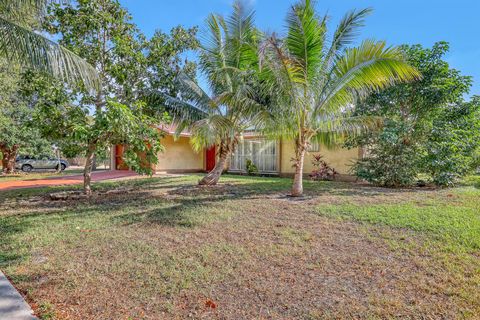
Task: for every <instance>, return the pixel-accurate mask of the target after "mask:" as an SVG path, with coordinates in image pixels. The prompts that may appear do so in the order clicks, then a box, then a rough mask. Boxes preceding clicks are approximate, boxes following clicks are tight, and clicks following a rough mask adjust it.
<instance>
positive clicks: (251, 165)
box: [245, 159, 258, 176]
mask: <svg viewBox="0 0 480 320" xmlns="http://www.w3.org/2000/svg"><path fill="white" fill-rule="evenodd" d="M245 164H246V167H247V174H248V175H249V176H253V175H255V174H257V173H258V168H257V166H256V165H255V164H254V163H253V161H252V160H250V159H247V160H246V163H245Z"/></svg>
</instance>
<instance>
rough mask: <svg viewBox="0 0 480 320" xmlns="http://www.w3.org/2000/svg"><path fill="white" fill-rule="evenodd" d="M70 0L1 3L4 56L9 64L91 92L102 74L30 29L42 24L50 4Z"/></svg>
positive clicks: (0, 49)
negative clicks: (74, 84)
mask: <svg viewBox="0 0 480 320" xmlns="http://www.w3.org/2000/svg"><path fill="white" fill-rule="evenodd" d="M65 2H66V0H0V55H3V56H4V57H6V58H7V59H8V60H9V61H12V62H15V63H19V64H20V65H23V66H28V67H30V68H33V69H36V70H39V71H44V72H47V73H49V74H52V75H53V76H55V77H57V78H59V79H62V80H64V81H68V82H71V83H78V82H79V81H81V82H83V84H84V85H85V86H86V87H87V88H89V89H96V88H98V85H99V77H98V74H97V72H96V70H95V68H93V66H91V65H90V64H88V63H87V62H86V61H85V60H84V59H82V58H80V57H79V56H77V55H76V54H74V53H73V52H71V51H69V50H67V49H66V48H64V47H62V46H60V45H58V44H56V43H55V42H53V41H51V40H49V39H48V38H46V37H44V36H43V35H41V34H39V33H37V32H34V31H33V30H31V28H29V26H28V25H29V24H31V22H32V21H36V22H37V23H39V22H41V20H42V19H43V17H44V16H45V14H46V10H47V7H48V5H50V4H52V3H60V4H61V3H65Z"/></svg>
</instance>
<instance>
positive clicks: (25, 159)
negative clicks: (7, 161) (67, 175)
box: [15, 156, 69, 172]
mask: <svg viewBox="0 0 480 320" xmlns="http://www.w3.org/2000/svg"><path fill="white" fill-rule="evenodd" d="M68 166H69V164H68V161H67V160H63V159H60V169H61V170H62V171H63V170H65V169H66V168H68ZM15 168H16V169H19V170H22V171H23V172H30V171H32V170H37V169H54V170H57V169H58V159H54V158H50V157H30V156H21V157H17V160H16V162H15Z"/></svg>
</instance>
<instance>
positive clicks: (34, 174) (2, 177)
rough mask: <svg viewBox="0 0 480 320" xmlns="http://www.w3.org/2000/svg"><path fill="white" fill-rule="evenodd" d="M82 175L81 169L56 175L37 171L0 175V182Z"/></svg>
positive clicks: (47, 171)
mask: <svg viewBox="0 0 480 320" xmlns="http://www.w3.org/2000/svg"><path fill="white" fill-rule="evenodd" d="M82 173H83V170H81V169H67V170H65V171H62V172H60V173H56V172H55V171H54V170H38V171H33V172H30V173H25V172H21V171H20V172H18V173H17V174H12V175H0V182H4V181H17V180H30V179H45V178H54V177H58V176H71V175H77V174H82Z"/></svg>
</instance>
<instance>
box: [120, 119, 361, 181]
mask: <svg viewBox="0 0 480 320" xmlns="http://www.w3.org/2000/svg"><path fill="white" fill-rule="evenodd" d="M161 130H162V131H163V132H164V133H165V136H164V137H163V138H162V145H163V146H164V148H165V150H164V151H163V152H160V153H159V154H158V163H157V165H156V167H155V171H156V172H157V173H193V172H208V171H210V170H212V169H213V167H214V166H215V163H216V150H215V148H211V149H208V150H207V149H205V150H203V151H202V152H195V151H194V150H193V149H192V147H191V145H190V138H191V135H190V133H188V132H184V133H182V134H181V135H180V137H178V138H177V139H175V138H174V131H175V130H174V128H173V127H162V128H161ZM112 149H113V150H112V153H113V154H112V168H113V169H116V170H128V168H127V167H125V165H124V163H123V161H122V154H123V146H121V145H117V146H115V148H112ZM314 154H321V155H322V156H323V159H324V160H325V161H326V162H327V163H328V164H329V165H330V166H331V167H332V168H334V169H335V170H336V171H337V172H338V173H339V178H340V179H348V178H350V179H351V177H350V176H349V170H350V166H351V164H352V162H353V161H354V160H355V159H358V157H360V156H361V153H360V150H359V149H351V150H348V149H343V148H339V149H336V150H329V149H327V148H326V147H324V146H322V145H321V144H316V143H314V144H313V145H312V146H311V148H310V151H309V152H308V153H307V155H306V157H305V167H304V172H305V175H308V174H310V173H311V172H312V171H313V170H314V166H313V164H312V156H313V155H314ZM294 155H295V151H294V143H293V141H287V140H277V141H272V140H266V139H265V138H263V137H261V136H259V135H257V134H255V133H252V132H246V133H245V134H244V136H243V139H241V141H240V143H239V144H238V145H237V147H236V150H235V152H234V153H233V155H232V156H231V159H229V163H228V167H227V168H226V169H227V171H229V172H233V173H244V172H246V161H247V159H250V160H252V162H253V163H254V164H255V166H256V167H257V169H258V171H259V173H261V174H269V175H279V176H290V175H293V174H294V171H295V170H294V168H293V166H292V161H291V160H292V158H293V157H294Z"/></svg>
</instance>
